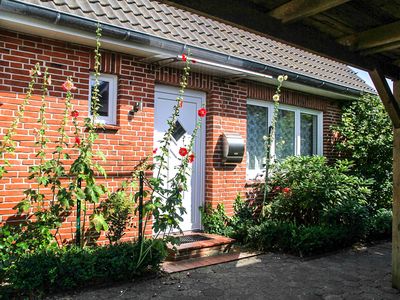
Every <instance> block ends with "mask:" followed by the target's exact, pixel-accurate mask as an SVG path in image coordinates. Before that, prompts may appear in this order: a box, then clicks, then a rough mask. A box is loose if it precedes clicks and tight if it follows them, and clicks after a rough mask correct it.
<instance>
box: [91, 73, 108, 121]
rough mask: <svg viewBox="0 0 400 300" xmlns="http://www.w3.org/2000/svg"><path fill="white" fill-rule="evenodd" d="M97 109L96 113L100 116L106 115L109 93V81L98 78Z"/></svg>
mask: <svg viewBox="0 0 400 300" xmlns="http://www.w3.org/2000/svg"><path fill="white" fill-rule="evenodd" d="M99 83H100V85H99V104H100V107H99V110H98V112H97V113H98V114H99V116H102V117H108V99H109V95H110V83H109V82H108V81H103V80H99ZM93 86H94V81H93V82H92V88H91V93H93Z"/></svg>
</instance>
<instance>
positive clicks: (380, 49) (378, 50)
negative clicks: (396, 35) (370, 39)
mask: <svg viewBox="0 0 400 300" xmlns="http://www.w3.org/2000/svg"><path fill="white" fill-rule="evenodd" d="M394 49H400V41H398V42H394V43H390V44H385V45H382V46H378V47H374V48H370V49H367V50H363V51H361V52H360V53H361V55H371V54H375V53H382V52H385V51H391V50H394Z"/></svg>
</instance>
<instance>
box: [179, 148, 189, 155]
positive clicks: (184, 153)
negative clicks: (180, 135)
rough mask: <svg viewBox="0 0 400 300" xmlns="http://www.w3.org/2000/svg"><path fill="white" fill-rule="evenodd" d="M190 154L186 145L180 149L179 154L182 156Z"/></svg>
mask: <svg viewBox="0 0 400 300" xmlns="http://www.w3.org/2000/svg"><path fill="white" fill-rule="evenodd" d="M187 154H188V150H187V149H186V148H185V147H181V148H180V149H179V155H180V156H186V155H187Z"/></svg>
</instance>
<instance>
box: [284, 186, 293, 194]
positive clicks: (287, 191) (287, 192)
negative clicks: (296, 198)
mask: <svg viewBox="0 0 400 300" xmlns="http://www.w3.org/2000/svg"><path fill="white" fill-rule="evenodd" d="M291 191H292V190H291V188H288V187H285V188H283V189H282V192H283V193H284V194H289V193H290V192H291Z"/></svg>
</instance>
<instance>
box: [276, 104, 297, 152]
mask: <svg viewBox="0 0 400 300" xmlns="http://www.w3.org/2000/svg"><path fill="white" fill-rule="evenodd" d="M294 154H295V112H294V111H289V110H283V109H280V110H279V112H278V120H277V124H276V138H275V156H276V158H277V159H282V158H285V157H288V156H291V155H294Z"/></svg>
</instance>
